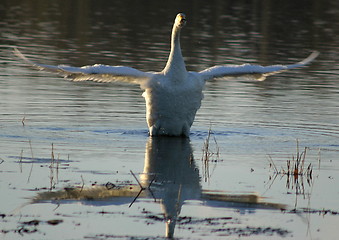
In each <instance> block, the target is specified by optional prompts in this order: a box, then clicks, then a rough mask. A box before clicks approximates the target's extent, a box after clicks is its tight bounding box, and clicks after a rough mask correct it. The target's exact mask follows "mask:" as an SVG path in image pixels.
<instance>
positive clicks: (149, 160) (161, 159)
mask: <svg viewBox="0 0 339 240" xmlns="http://www.w3.org/2000/svg"><path fill="white" fill-rule="evenodd" d="M144 173H145V174H143V175H142V176H141V180H142V181H143V182H144V183H146V184H147V183H148V182H150V181H151V180H152V178H153V176H152V175H153V174H156V176H155V179H156V182H153V183H152V190H153V189H154V190H155V191H154V195H155V198H156V199H161V206H162V209H163V212H164V214H165V219H166V236H167V237H172V236H173V233H174V228H175V224H176V221H177V217H178V216H179V213H180V210H181V207H182V205H183V203H184V201H185V200H189V199H199V198H200V195H201V186H200V183H199V171H198V170H197V168H196V167H195V163H194V159H193V153H192V148H191V144H190V142H189V140H188V138H171V137H157V138H150V139H149V141H148V142H147V145H146V154H145V165H144Z"/></svg>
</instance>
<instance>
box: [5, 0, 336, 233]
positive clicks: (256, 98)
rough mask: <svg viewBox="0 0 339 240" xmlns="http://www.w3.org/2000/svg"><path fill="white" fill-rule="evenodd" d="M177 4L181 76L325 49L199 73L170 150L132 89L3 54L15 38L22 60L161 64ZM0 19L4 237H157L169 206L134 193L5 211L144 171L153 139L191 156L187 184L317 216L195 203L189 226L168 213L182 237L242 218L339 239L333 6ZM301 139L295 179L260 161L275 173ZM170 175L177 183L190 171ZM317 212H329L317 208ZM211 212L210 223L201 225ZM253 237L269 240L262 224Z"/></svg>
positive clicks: (57, 11) (155, 4) (9, 7)
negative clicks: (271, 69) (198, 102)
mask: <svg viewBox="0 0 339 240" xmlns="http://www.w3.org/2000/svg"><path fill="white" fill-rule="evenodd" d="M178 12H185V13H186V16H187V20H188V22H187V25H186V27H185V28H184V29H183V31H182V34H181V35H182V36H181V46H182V49H183V54H184V56H185V60H186V64H187V68H188V70H191V71H200V70H203V69H205V68H206V67H210V66H213V65H217V64H243V63H257V64H262V65H269V64H278V63H281V64H288V63H294V62H297V61H299V60H301V59H303V58H305V57H306V56H307V55H308V54H309V53H310V52H312V51H313V50H318V51H319V52H320V53H321V54H320V56H319V57H318V58H317V59H316V60H315V61H314V62H313V63H312V64H310V66H308V67H305V68H302V69H296V70H293V71H289V72H286V73H282V74H279V75H276V76H272V77H269V78H268V79H267V80H266V81H264V82H253V81H248V80H247V79H227V80H214V81H211V82H209V83H208V84H207V86H206V90H205V99H204V100H203V104H202V107H201V109H200V110H199V112H198V114H197V116H196V120H195V122H194V125H193V127H192V134H191V137H190V142H189V143H188V144H187V143H185V144H184V145H182V143H180V142H179V143H177V145H176V144H174V145H173V146H172V145H171V146H172V148H173V151H168V150H169V149H171V148H169V149H166V148H163V147H162V148H160V146H163V145H161V143H150V140H149V139H148V135H147V126H146V122H145V106H144V100H143V98H142V97H141V93H142V92H141V90H140V89H139V87H138V86H133V85H126V84H122V83H113V84H98V83H90V82H83V83H74V82H69V81H65V80H63V79H61V78H59V77H57V76H54V75H51V74H47V73H42V72H36V71H35V70H31V69H29V68H26V67H25V66H24V65H23V64H22V63H20V62H19V61H17V59H16V58H15V57H13V55H12V53H11V51H12V50H11V48H12V47H13V46H17V47H19V48H20V50H21V51H22V52H23V53H24V54H26V55H27V56H28V57H29V58H30V59H32V60H35V61H38V62H41V63H45V64H68V65H74V66H82V65H90V64H95V63H103V64H110V65H126V66H131V67H135V68H138V69H140V70H144V71H160V70H161V69H162V68H163V67H164V65H165V63H166V60H167V56H168V50H169V47H170V46H169V39H170V31H171V27H172V24H173V20H174V17H175V15H176V14H177V13H178ZM0 29H1V35H0V36H1V38H0V52H1V54H0V68H1V71H0V114H1V118H0V163H1V164H0V188H1V192H2V194H1V200H0V203H1V208H0V214H6V217H4V218H0V221H1V225H2V226H1V230H2V231H3V232H7V231H9V232H8V233H2V236H1V237H3V238H4V239H16V238H18V237H22V238H27V239H37V238H45V237H46V238H48V239H82V238H84V237H86V238H89V239H95V238H97V239H110V238H113V237H116V236H119V237H120V238H125V239H129V238H131V237H137V239H138V238H140V239H143V238H147V237H148V238H157V237H159V236H164V235H165V223H164V221H160V220H156V218H150V216H152V215H154V216H162V215H161V214H163V212H164V209H163V208H161V204H160V205H159V204H158V203H153V201H152V199H148V200H145V199H144V200H143V199H140V201H137V202H136V203H135V204H134V205H133V206H132V207H131V208H128V205H129V201H131V200H132V199H129V200H128V201H126V202H124V203H121V204H117V203H105V204H104V203H101V204H92V203H88V202H86V201H85V202H82V204H79V202H75V203H74V202H73V203H69V204H61V205H60V206H59V208H57V207H56V204H54V203H43V204H32V205H28V206H25V207H24V208H22V209H20V211H16V212H15V213H11V212H10V211H9V210H8V209H11V210H12V209H15V208H17V207H19V206H21V205H22V204H25V203H27V202H28V201H29V200H27V199H25V198H30V197H33V196H35V194H36V191H30V190H34V189H36V188H38V189H41V191H42V190H43V189H48V188H50V187H51V186H54V187H55V188H56V189H62V188H63V187H65V186H69V185H71V186H73V185H76V184H79V185H82V184H86V185H91V184H93V183H106V182H108V181H109V182H116V181H131V182H133V181H134V178H133V176H132V175H131V173H130V170H132V171H133V172H134V173H136V174H140V173H143V172H144V173H145V172H147V170H146V166H148V165H147V164H148V161H146V160H147V159H149V155H148V153H149V149H150V146H149V145H151V148H152V149H155V148H156V149H163V150H162V151H164V152H165V153H166V154H165V155H163V156H171V154H172V153H173V152H176V153H177V155H176V154H173V158H175V159H176V160H177V159H178V158H180V157H182V156H187V151H188V153H189V154H188V155H192V156H193V158H194V159H195V161H194V164H195V165H194V166H195V168H196V169H197V170H198V171H199V172H198V174H199V175H200V178H201V179H200V182H199V181H198V180H197V176H196V175H194V174H192V172H189V171H191V170H187V171H188V172H189V173H188V172H187V173H186V174H187V176H194V177H191V178H192V181H193V179H194V184H193V185H192V182H191V183H190V184H191V185H188V187H190V186H191V187H192V186H194V188H197V189H200V188H201V189H204V190H218V191H227V192H230V193H238V192H240V193H245V192H257V193H258V194H260V195H262V196H264V197H267V199H266V200H268V201H269V202H274V203H283V204H287V205H288V206H289V209H293V208H294V207H297V209H303V208H306V207H307V208H310V209H313V210H316V211H315V212H316V214H308V213H305V212H303V213H302V214H291V213H281V212H280V211H277V210H263V209H256V208H254V209H249V208H243V207H240V206H234V207H230V206H229V205H223V204H221V206H218V205H212V204H211V203H210V202H206V201H200V200H196V199H195V200H191V201H186V202H185V204H184V205H183V206H182V208H181V212H180V216H181V217H191V218H192V219H195V220H197V221H196V222H195V223H192V224H190V225H189V224H184V223H183V222H184V220H182V222H179V223H178V225H177V227H176V230H175V236H176V237H178V238H179V239H181V238H182V239H210V238H211V236H212V237H213V239H218V238H220V239H223V238H224V237H225V235H226V236H228V237H229V238H230V239H236V238H238V235H239V231H238V232H237V231H236V230H239V229H240V230H244V229H245V228H246V227H253V228H254V229H256V230H257V231H258V228H259V227H261V228H264V227H265V228H267V227H270V228H271V229H275V231H272V232H271V233H272V234H273V236H274V237H275V238H280V237H281V238H282V237H285V238H295V239H335V237H334V236H336V235H338V230H337V225H338V221H339V220H338V216H337V215H335V214H333V213H335V212H336V211H338V210H339V209H338V201H337V199H338V194H339V192H338V179H339V174H338V170H339V159H338V153H339V127H338V124H339V120H338V119H339V114H338V110H339V94H338V93H339V90H338V89H339V78H338V76H339V64H338V63H339V57H338V52H339V51H338V50H339V48H338V46H339V4H338V3H337V2H336V1H280V2H276V1H253V2H248V1H212V2H208V3H206V1H185V2H184V3H182V2H181V1H169V2H166V3H160V2H159V1H148V2H146V3H145V2H141V1H121V2H120V1H118V2H117V1H112V2H107V1H2V2H1V3H0ZM210 127H211V129H212V132H213V135H212V136H213V137H215V139H216V141H217V146H215V144H214V142H213V141H214V140H213V141H212V142H213V144H212V143H211V144H212V146H211V148H212V149H211V150H212V151H214V152H216V151H217V150H216V148H217V147H219V151H220V156H219V159H218V160H217V161H216V162H210V164H209V166H208V168H207V172H206V164H204V163H203V162H202V161H201V160H200V159H201V156H202V148H203V145H204V140H205V139H206V137H207V135H208V130H209V128H210ZM297 139H298V141H299V151H300V152H301V151H303V150H304V147H308V150H307V154H306V158H305V159H306V162H307V163H306V164H307V165H308V164H310V163H311V165H312V167H313V174H312V179H308V178H307V176H301V177H299V178H298V182H294V184H290V185H288V183H287V177H286V175H282V174H281V175H278V177H277V178H274V170H273V168H272V167H270V162H269V159H270V158H271V159H272V160H273V161H274V163H275V165H276V166H277V168H278V169H286V162H287V160H291V159H292V158H293V156H294V157H296V148H297V143H296V142H297ZM52 144H53V151H52ZM185 146H186V147H185ZM187 146H189V147H187ZM159 151H160V150H159ZM52 152H53V154H54V156H55V158H58V159H59V164H60V165H59V168H58V172H56V171H52V169H53V168H51V167H50V164H51V163H50V159H51V154H52ZM213 157H215V156H213ZM162 158H163V157H162ZM153 159H157V157H154V158H153ZM185 159H186V158H185ZM32 162H33V163H32ZM169 166H172V167H173V164H169ZM169 166H167V167H161V169H171V168H170V167H169ZM183 169H184V168H183ZM156 171H157V172H161V171H162V170H159V169H157V170H156ZM173 171H174V172H175V173H176V174H175V176H176V177H178V178H180V179H181V177H180V176H183V175H182V174H184V175H185V173H182V172H181V173H179V172H180V171H178V170H176V169H174V170H173ZM163 174H164V173H163ZM189 174H191V175H189ZM206 174H207V175H206ZM141 176H142V175H141ZM183 179H184V178H183ZM273 180H274V181H273ZM307 180H310V182H311V183H310V184H309V183H307ZM182 184H183V185H185V184H186V180H185V181H184V180H183V182H182ZM185 186H186V185H185ZM183 189H186V190H185V191H186V192H185V193H187V194H188V195H189V196H191V195H190V194H193V193H191V192H189V191H188V190H187V188H183ZM187 191H188V192H187ZM193 195H194V194H193ZM185 196H186V195H185ZM322 209H326V210H330V211H329V213H328V214H326V215H325V216H319V211H320V210H322ZM318 210H319V211H318ZM100 212H101V214H100ZM102 212H106V214H103V213H102ZM11 214H13V215H11ZM322 214H324V212H321V213H320V215H322ZM225 217H229V218H230V219H231V220H230V221H228V220H227V221H226V220H225V219H226V218H225ZM206 218H211V219H215V221H216V222H217V223H218V224H217V225H213V224H208V223H207V222H206V221H205V220H206ZM33 219H38V220H40V221H47V220H50V219H62V220H63V221H64V222H63V223H61V224H59V225H57V226H50V225H48V224H43V223H42V224H40V225H39V226H38V227H37V228H36V229H37V232H34V233H30V234H29V233H24V234H23V235H20V233H19V232H18V229H20V227H21V226H22V225H20V222H23V221H30V220H33ZM221 219H224V220H221ZM193 222H194V221H193ZM25 227H26V228H27V226H25ZM227 228H231V229H234V231H233V232H232V231H226V230H225V229H227ZM29 229H32V228H29ZM33 229H34V228H33ZM221 229H223V230H221ZM15 230H17V231H15ZM278 230H282V232H279V231H278ZM284 231H286V232H288V234H283V233H284ZM250 238H251V239H265V238H267V239H271V236H269V234H267V233H264V232H262V231H261V232H260V231H259V232H258V233H257V234H255V233H253V232H252V233H251V234H250Z"/></svg>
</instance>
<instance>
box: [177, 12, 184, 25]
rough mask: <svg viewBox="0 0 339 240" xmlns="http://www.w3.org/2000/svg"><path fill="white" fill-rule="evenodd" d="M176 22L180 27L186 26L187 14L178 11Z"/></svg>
mask: <svg viewBox="0 0 339 240" xmlns="http://www.w3.org/2000/svg"><path fill="white" fill-rule="evenodd" d="M176 22H177V25H178V26H180V27H183V26H185V24H186V15H185V14H183V13H178V15H177V17H176Z"/></svg>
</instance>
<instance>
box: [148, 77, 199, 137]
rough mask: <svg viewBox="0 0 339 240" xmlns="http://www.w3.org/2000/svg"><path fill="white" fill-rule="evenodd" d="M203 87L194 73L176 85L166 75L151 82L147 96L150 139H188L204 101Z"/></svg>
mask: <svg viewBox="0 0 339 240" xmlns="http://www.w3.org/2000/svg"><path fill="white" fill-rule="evenodd" d="M203 87H204V84H203V82H202V81H200V78H199V77H198V76H197V75H196V74H194V73H187V76H186V78H185V79H183V81H181V82H173V81H171V79H170V78H168V77H167V76H164V75H162V74H159V75H158V76H156V77H155V78H153V79H151V81H150V84H149V86H148V87H147V88H146V89H145V92H144V93H143V97H144V98H145V101H146V109H147V110H146V111H147V112H146V118H147V124H148V127H149V130H150V135H151V136H155V135H169V136H186V137H188V136H189V132H190V127H191V126H192V124H193V121H194V117H195V114H196V112H197V110H198V109H199V108H200V105H201V100H202V99H203V94H202V90H203Z"/></svg>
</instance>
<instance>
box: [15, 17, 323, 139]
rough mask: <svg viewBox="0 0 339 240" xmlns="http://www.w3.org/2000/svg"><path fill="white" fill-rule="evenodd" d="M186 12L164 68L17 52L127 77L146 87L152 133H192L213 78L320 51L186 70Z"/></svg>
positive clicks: (64, 70)
mask: <svg viewBox="0 0 339 240" xmlns="http://www.w3.org/2000/svg"><path fill="white" fill-rule="evenodd" d="M185 23H186V18H185V15H184V14H182V13H179V14H178V15H177V17H176V19H175V22H174V25H173V29H172V40H171V51H170V54H169V57H168V61H167V64H166V66H165V68H164V69H163V70H162V71H161V72H142V71H139V70H137V69H134V68H130V67H123V66H107V65H99V64H96V65H94V66H85V67H81V68H80V67H69V66H64V65H60V66H51V65H44V64H37V63H33V62H31V61H30V60H28V59H27V58H25V57H24V56H23V55H22V54H21V53H20V52H19V51H18V50H17V49H15V51H14V52H15V54H16V55H17V56H19V57H20V58H21V59H23V60H24V61H25V62H27V63H28V64H30V65H33V66H34V67H36V68H38V69H40V70H46V71H50V72H56V73H58V74H60V75H62V76H65V77H67V78H70V79H72V80H73V81H87V80H90V81H96V82H112V81H124V82H128V83H135V84H139V85H140V87H141V88H142V89H143V90H144V93H143V97H144V98H145V100H146V110H147V111H146V112H147V113H146V117H147V124H148V127H149V133H150V135H173V136H180V135H181V136H186V137H188V136H189V132H190V128H191V125H192V124H193V121H194V118H195V114H196V112H197V110H198V109H199V108H200V105H201V100H202V99H203V94H202V90H203V88H204V86H205V82H206V81H207V80H210V79H214V78H222V77H228V76H241V75H252V76H253V77H255V78H257V79H258V80H264V79H265V77H266V76H269V75H272V74H276V73H278V72H282V71H285V70H288V69H292V68H296V67H302V66H304V65H306V64H308V63H309V62H311V61H312V60H313V59H314V58H316V57H317V55H318V53H317V52H315V53H313V54H311V55H310V56H309V57H308V58H306V59H305V60H303V61H301V62H299V63H296V64H292V65H272V66H266V67H263V66H259V65H250V64H244V65H229V66H224V65H223V66H214V67H211V68H208V69H205V70H203V71H200V72H187V71H186V66H185V62H184V59H183V56H182V54H181V48H180V31H181V28H182V27H183V26H184V25H185Z"/></svg>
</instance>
